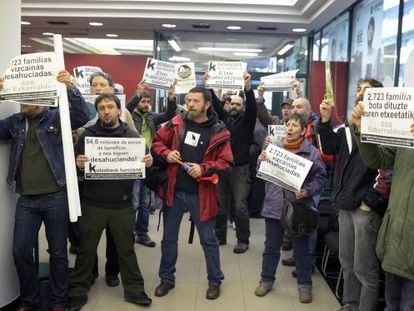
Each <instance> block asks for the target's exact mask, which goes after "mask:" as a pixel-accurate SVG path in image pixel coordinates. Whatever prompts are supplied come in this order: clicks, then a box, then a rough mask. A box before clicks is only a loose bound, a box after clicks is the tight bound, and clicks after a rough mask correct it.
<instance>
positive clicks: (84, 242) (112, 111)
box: [68, 93, 152, 311]
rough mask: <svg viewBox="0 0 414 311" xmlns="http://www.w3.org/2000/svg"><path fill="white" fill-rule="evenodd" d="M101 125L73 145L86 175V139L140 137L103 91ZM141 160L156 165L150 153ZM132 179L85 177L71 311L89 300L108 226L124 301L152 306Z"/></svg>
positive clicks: (113, 99) (115, 100)
mask: <svg viewBox="0 0 414 311" xmlns="http://www.w3.org/2000/svg"><path fill="white" fill-rule="evenodd" d="M95 107H96V110H97V112H98V117H99V119H98V121H97V122H96V124H95V125H92V126H90V127H87V128H86V129H85V133H84V135H83V136H82V137H80V138H79V141H78V143H77V145H76V146H75V154H76V165H77V167H78V169H79V171H80V173H82V172H83V170H84V167H85V165H86V164H85V163H88V157H87V155H85V137H119V138H121V137H139V135H138V133H137V132H136V131H133V130H131V129H130V128H129V127H128V126H127V125H126V124H125V123H124V122H122V121H120V120H119V112H120V109H121V103H120V101H119V99H118V97H117V96H116V95H114V94H111V93H102V94H101V95H99V96H98V97H97V98H96V100H95ZM142 162H144V163H145V166H146V167H149V166H151V165H152V157H151V155H150V154H147V155H145V156H144V157H143V159H142ZM132 186H133V180H132V179H115V180H110V179H103V180H101V179H99V180H93V179H85V183H84V189H83V202H82V217H81V219H80V233H81V239H80V247H79V253H78V255H77V257H76V263H75V267H74V270H73V272H72V273H71V276H70V283H69V305H68V310H69V311H75V310H80V309H81V308H82V306H83V305H85V304H86V303H87V301H88V296H87V293H88V291H89V288H90V284H89V276H90V275H91V273H92V269H93V266H94V263H95V258H96V250H97V247H98V244H99V240H100V238H101V235H102V232H103V230H104V229H105V228H109V230H110V232H111V234H112V238H113V242H114V246H115V248H116V250H117V254H118V258H117V259H118V262H119V267H120V271H121V277H122V284H123V286H124V298H125V300H126V301H128V302H132V303H135V304H139V305H144V306H147V305H150V304H151V302H152V301H151V299H150V298H149V297H148V296H147V295H146V293H145V290H144V280H143V277H142V274H141V271H140V269H139V267H138V263H137V258H136V255H135V251H134V234H133V227H134V210H133V209H132V201H131V197H132V195H131V193H132Z"/></svg>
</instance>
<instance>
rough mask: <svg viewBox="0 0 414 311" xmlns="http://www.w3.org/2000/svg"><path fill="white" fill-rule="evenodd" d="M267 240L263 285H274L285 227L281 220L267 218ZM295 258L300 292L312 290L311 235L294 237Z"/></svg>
mask: <svg viewBox="0 0 414 311" xmlns="http://www.w3.org/2000/svg"><path fill="white" fill-rule="evenodd" d="M265 225H266V240H265V249H264V252H263V259H262V273H261V280H260V283H261V284H268V285H273V283H274V282H275V279H276V278H275V276H276V269H277V266H278V263H279V259H280V248H281V245H282V241H283V232H284V230H283V227H282V225H281V224H280V220H278V219H273V218H265ZM292 242H293V257H294V258H295V263H296V273H297V276H298V278H297V282H298V290H299V292H304V291H311V290H312V265H313V264H312V255H311V252H310V248H309V235H304V236H293V237H292Z"/></svg>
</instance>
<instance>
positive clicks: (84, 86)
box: [73, 66, 102, 94]
mask: <svg viewBox="0 0 414 311" xmlns="http://www.w3.org/2000/svg"><path fill="white" fill-rule="evenodd" d="M95 72H102V69H101V68H99V67H96V66H79V67H75V68H73V76H74V77H75V79H76V86H77V88H78V89H79V91H80V92H81V93H82V94H90V93H91V85H90V83H89V79H90V77H91V76H92V75H93V74H94V73H95Z"/></svg>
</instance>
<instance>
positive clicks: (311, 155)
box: [262, 139, 326, 219]
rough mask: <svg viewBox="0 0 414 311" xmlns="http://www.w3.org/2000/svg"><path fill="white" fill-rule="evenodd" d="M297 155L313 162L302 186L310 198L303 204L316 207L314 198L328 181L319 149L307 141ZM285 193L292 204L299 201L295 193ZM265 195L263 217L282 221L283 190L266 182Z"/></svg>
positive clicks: (303, 200)
mask: <svg viewBox="0 0 414 311" xmlns="http://www.w3.org/2000/svg"><path fill="white" fill-rule="evenodd" d="M278 147H282V148H283V144H282V143H280V142H279V143H278ZM296 155H298V156H301V157H303V158H305V159H308V160H310V161H312V162H313V165H312V167H311V169H310V171H309V173H308V176H306V179H305V181H304V182H303V185H302V189H306V190H307V191H308V196H307V197H306V198H303V199H302V200H301V202H303V203H305V204H307V205H310V206H315V203H314V201H313V198H312V197H314V196H316V195H319V194H321V193H322V190H323V186H324V183H325V180H326V171H325V165H324V163H323V162H322V160H321V157H320V155H319V151H318V149H316V148H315V147H314V146H313V145H311V144H310V143H309V142H308V140H307V139H305V140H304V141H303V143H302V145H301V146H300V148H299V151H298V152H297V153H296ZM285 191H286V196H287V199H288V200H289V201H290V202H295V201H297V200H296V197H295V194H294V193H293V192H291V191H289V190H285ZM265 193H266V195H265V198H264V202H263V210H262V216H263V217H266V218H273V219H280V217H281V215H282V210H283V189H282V188H281V187H280V186H278V185H275V184H273V183H270V182H266V184H265Z"/></svg>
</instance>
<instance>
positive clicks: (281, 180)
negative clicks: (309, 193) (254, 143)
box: [257, 144, 313, 191]
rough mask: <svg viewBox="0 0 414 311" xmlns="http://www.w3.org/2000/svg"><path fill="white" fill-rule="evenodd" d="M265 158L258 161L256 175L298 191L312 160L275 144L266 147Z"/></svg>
mask: <svg viewBox="0 0 414 311" xmlns="http://www.w3.org/2000/svg"><path fill="white" fill-rule="evenodd" d="M266 156H267V160H266V161H262V162H261V163H260V167H259V170H258V172H257V177H259V178H261V179H264V180H266V181H269V182H271V183H274V184H276V185H279V186H281V187H282V188H284V189H287V190H290V191H299V190H300V189H301V187H302V184H303V182H304V181H305V178H306V176H307V175H308V173H309V170H310V169H311V167H312V165H313V162H312V161H309V160H308V159H305V158H302V157H300V156H298V155H296V154H294V153H292V152H289V151H286V150H285V149H283V148H280V147H278V146H276V145H273V144H269V145H268V146H267V148H266Z"/></svg>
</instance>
